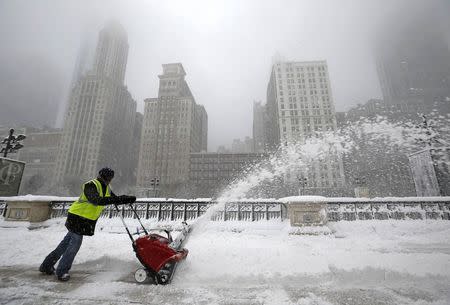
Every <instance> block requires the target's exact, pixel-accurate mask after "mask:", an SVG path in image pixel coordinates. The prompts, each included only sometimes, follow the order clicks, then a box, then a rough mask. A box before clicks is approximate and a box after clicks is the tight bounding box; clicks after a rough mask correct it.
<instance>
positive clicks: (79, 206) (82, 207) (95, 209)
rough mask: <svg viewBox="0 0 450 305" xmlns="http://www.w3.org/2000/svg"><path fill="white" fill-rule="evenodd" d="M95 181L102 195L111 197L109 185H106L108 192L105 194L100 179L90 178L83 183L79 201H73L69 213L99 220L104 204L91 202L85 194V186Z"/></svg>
mask: <svg viewBox="0 0 450 305" xmlns="http://www.w3.org/2000/svg"><path fill="white" fill-rule="evenodd" d="M90 182H93V183H94V184H95V187H96V188H97V192H98V194H99V195H100V197H111V192H110V189H109V185H107V186H106V194H105V195H104V196H103V190H102V185H101V183H100V181H98V180H97V179H93V180H90V181H88V182H86V183H85V184H83V192H82V193H81V195H80V198H78V200H77V201H75V202H74V203H72V205H71V206H70V208H69V213H72V214H75V215H78V216H81V217H84V218H87V219H90V220H97V219H98V218H99V217H100V214H101V213H102V211H103V208H104V206H103V205H95V204H93V203H90V202H89V201H88V199H87V197H86V195H85V194H84V188H85V186H86V184H88V183H90Z"/></svg>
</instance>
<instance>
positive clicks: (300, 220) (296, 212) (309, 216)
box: [288, 201, 327, 227]
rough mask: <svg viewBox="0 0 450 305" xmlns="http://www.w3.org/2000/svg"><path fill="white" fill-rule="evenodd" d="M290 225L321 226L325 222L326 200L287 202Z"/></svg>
mask: <svg viewBox="0 0 450 305" xmlns="http://www.w3.org/2000/svg"><path fill="white" fill-rule="evenodd" d="M288 204H289V207H288V214H289V219H290V222H291V226H293V227H299V226H322V225H324V224H325V223H326V222H327V212H326V207H327V203H326V202H314V201H291V202H288Z"/></svg>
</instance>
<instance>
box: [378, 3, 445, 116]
mask: <svg viewBox="0 0 450 305" xmlns="http://www.w3.org/2000/svg"><path fill="white" fill-rule="evenodd" d="M436 13H438V12H435V11H430V10H429V9H423V10H420V11H418V12H413V13H411V14H410V15H407V16H401V18H394V20H392V21H391V22H386V23H385V24H386V26H385V28H384V29H381V30H380V33H379V35H378V39H377V41H376V46H375V57H376V64H377V72H378V77H379V80H380V85H381V89H382V92H383V98H384V100H385V102H386V103H388V104H404V105H405V106H404V107H405V108H408V107H410V108H411V107H420V105H421V104H423V105H425V106H428V108H429V106H431V105H432V103H433V102H434V101H436V100H438V101H439V100H443V99H445V98H446V97H448V96H450V51H449V46H448V41H446V37H445V35H444V30H443V29H442V28H441V27H440V24H439V18H437V16H436ZM397 17H400V16H397ZM415 105H417V106H415ZM405 110H409V109H405Z"/></svg>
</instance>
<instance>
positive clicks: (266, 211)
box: [50, 200, 287, 221]
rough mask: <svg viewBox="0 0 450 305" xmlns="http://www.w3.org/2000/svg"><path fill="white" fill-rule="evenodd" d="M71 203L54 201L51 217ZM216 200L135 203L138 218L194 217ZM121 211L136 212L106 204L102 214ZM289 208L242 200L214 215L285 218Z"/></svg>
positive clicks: (128, 215) (64, 212) (127, 214)
mask: <svg viewBox="0 0 450 305" xmlns="http://www.w3.org/2000/svg"><path fill="white" fill-rule="evenodd" d="M71 203H72V202H67V201H53V202H52V203H51V215H50V217H51V218H55V217H63V216H66V215H67V210H68V209H69V206H70V204H71ZM216 204H217V202H214V201H171V200H167V201H137V202H136V203H135V204H134V205H133V206H134V208H135V209H136V212H137V214H138V215H139V217H141V218H143V219H156V220H158V221H178V220H180V221H182V220H191V219H195V218H197V217H199V216H201V215H203V214H204V213H205V212H206V210H208V208H209V207H211V206H214V205H216ZM118 213H120V214H121V215H122V216H123V217H124V218H134V217H135V216H134V213H133V211H132V210H131V208H130V207H129V206H128V205H121V206H119V212H117V211H116V209H115V207H114V206H107V207H106V208H105V209H104V210H103V212H102V214H101V216H100V217H108V218H112V217H117V216H119V215H118ZM286 214H287V212H286V207H285V205H284V204H283V203H281V202H277V201H261V202H249V201H239V202H230V203H226V204H225V205H224V207H223V209H218V211H217V212H216V213H214V214H213V215H212V217H211V218H212V219H213V220H225V221H230V220H237V221H240V220H243V221H258V220H263V219H264V220H272V219H279V220H283V219H285V218H286Z"/></svg>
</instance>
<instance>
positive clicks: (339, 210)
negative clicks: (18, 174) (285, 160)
mask: <svg viewBox="0 0 450 305" xmlns="http://www.w3.org/2000/svg"><path fill="white" fill-rule="evenodd" d="M31 197H32V196H30V197H27V199H28V200H29V201H32V198H31ZM10 198H11V200H16V197H10ZM8 199H9V198H7V197H2V198H0V215H3V214H4V212H5V208H6V201H7V200H8ZM40 199H41V198H37V199H36V200H37V201H39V200H40ZM44 199H45V198H44ZM48 199H49V200H48V201H50V202H51V215H50V217H51V218H55V217H64V216H66V215H67V210H68V208H69V207H70V205H71V204H72V202H73V198H69V197H67V198H66V197H51V198H48ZM289 201H296V202H298V201H300V202H302V201H304V202H310V201H315V202H317V201H320V202H323V203H326V204H327V208H326V209H327V211H326V212H327V218H328V221H341V220H347V221H351V220H369V219H379V220H385V219H398V220H402V219H446V220H450V197H389V198H326V197H318V196H315V197H311V196H310V197H306V196H305V197H288V198H282V199H279V200H276V199H240V200H235V201H233V202H228V203H226V204H225V205H224V208H223V209H221V210H219V211H218V212H217V213H215V214H214V215H213V216H212V219H213V220H224V221H227V220H236V221H259V220H272V219H279V220H283V219H286V217H287V207H286V203H288V202H289ZM216 203H217V202H216V201H214V200H212V199H210V198H204V199H170V198H169V199H167V198H140V199H138V200H137V202H136V203H135V208H136V210H137V213H138V215H139V216H140V217H142V218H144V219H156V220H158V221H165V220H191V219H195V218H197V217H199V216H201V215H203V214H204V213H205V212H206V210H208V208H209V207H210V206H212V205H215V204H216ZM120 213H121V214H122V216H124V217H127V218H131V217H134V215H133V212H132V210H131V209H130V208H129V206H127V205H122V206H120ZM116 216H118V214H117V211H115V209H114V208H113V207H112V206H108V207H106V208H105V209H104V210H103V213H102V215H101V217H109V218H112V217H116Z"/></svg>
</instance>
